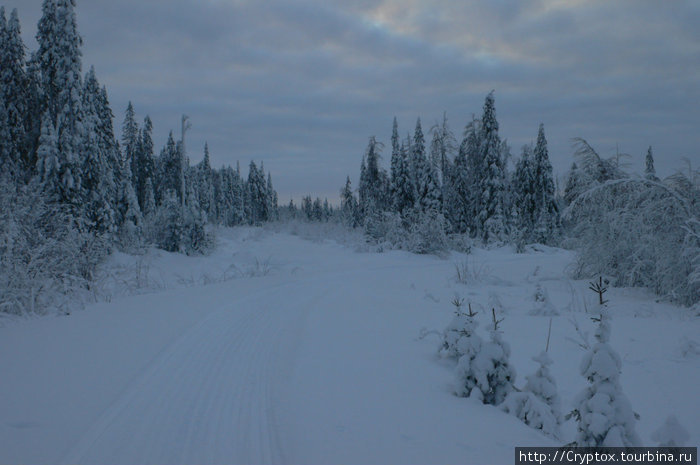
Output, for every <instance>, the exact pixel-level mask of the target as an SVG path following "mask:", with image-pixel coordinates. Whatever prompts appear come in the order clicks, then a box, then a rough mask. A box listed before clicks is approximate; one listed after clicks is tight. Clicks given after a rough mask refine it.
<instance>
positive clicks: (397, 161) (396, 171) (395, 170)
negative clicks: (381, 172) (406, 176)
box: [389, 116, 403, 211]
mask: <svg viewBox="0 0 700 465" xmlns="http://www.w3.org/2000/svg"><path fill="white" fill-rule="evenodd" d="M402 163H403V160H402V157H401V147H400V145H399V125H398V123H397V122H396V117H395V116H394V122H393V125H392V128H391V171H390V175H391V178H390V179H391V184H390V189H389V193H390V195H391V209H392V210H393V211H398V209H397V206H398V204H399V200H398V196H399V192H400V189H401V187H400V185H399V184H400V183H401V182H402V180H401V171H402V169H403V168H402V166H401V164H402Z"/></svg>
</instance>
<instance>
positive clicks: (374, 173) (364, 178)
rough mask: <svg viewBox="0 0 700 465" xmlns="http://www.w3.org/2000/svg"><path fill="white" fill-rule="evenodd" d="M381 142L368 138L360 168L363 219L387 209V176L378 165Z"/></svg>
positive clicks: (360, 195)
mask: <svg viewBox="0 0 700 465" xmlns="http://www.w3.org/2000/svg"><path fill="white" fill-rule="evenodd" d="M380 150H381V144H379V143H378V142H377V140H376V139H375V137H374V136H372V137H370V138H369V143H368V144H367V150H366V151H365V156H364V157H363V159H362V166H361V168H360V189H359V204H360V212H361V214H362V218H363V220H366V219H367V218H368V217H371V216H374V215H377V214H379V213H381V212H382V211H385V210H386V209H387V206H388V205H387V202H386V199H387V187H388V177H387V175H386V172H384V170H382V169H381V168H380V166H379V152H380Z"/></svg>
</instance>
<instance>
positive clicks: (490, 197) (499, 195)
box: [475, 91, 508, 243]
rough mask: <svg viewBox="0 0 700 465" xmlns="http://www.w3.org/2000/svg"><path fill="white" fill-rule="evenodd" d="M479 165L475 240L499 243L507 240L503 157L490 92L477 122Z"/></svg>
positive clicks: (505, 181)
mask: <svg viewBox="0 0 700 465" xmlns="http://www.w3.org/2000/svg"><path fill="white" fill-rule="evenodd" d="M479 139H480V147H479V154H478V156H479V163H481V168H482V170H481V172H480V173H475V174H476V175H477V176H478V175H479V174H480V175H482V177H477V179H478V188H479V192H480V196H481V199H480V205H479V211H478V212H477V229H478V232H479V236H480V237H481V239H482V240H484V242H486V243H491V242H500V241H503V240H505V239H506V238H507V236H508V221H507V220H508V218H507V212H506V208H505V204H506V198H505V197H506V193H507V176H506V171H505V156H504V155H505V154H504V153H503V145H502V143H501V138H500V136H499V135H498V121H497V120H496V108H495V104H494V98H493V91H492V92H490V93H489V94H488V95H487V96H486V101H485V102H484V113H483V116H482V118H481V133H480V137H479Z"/></svg>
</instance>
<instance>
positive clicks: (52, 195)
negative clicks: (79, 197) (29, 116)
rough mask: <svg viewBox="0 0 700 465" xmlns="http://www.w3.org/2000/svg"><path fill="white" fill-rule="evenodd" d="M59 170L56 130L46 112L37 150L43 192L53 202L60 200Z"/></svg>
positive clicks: (38, 169)
mask: <svg viewBox="0 0 700 465" xmlns="http://www.w3.org/2000/svg"><path fill="white" fill-rule="evenodd" d="M59 170H60V160H59V155H58V139H57V137H56V128H55V127H54V124H53V123H52V118H51V116H50V115H49V112H48V110H47V111H45V112H44V115H43V117H42V123H41V135H40V137H39V148H38V150H37V171H38V175H39V179H40V182H41V184H42V186H43V190H44V192H46V195H47V197H48V198H49V200H51V201H57V200H58V199H59V195H60V192H59V186H58V183H57V180H58V173H59Z"/></svg>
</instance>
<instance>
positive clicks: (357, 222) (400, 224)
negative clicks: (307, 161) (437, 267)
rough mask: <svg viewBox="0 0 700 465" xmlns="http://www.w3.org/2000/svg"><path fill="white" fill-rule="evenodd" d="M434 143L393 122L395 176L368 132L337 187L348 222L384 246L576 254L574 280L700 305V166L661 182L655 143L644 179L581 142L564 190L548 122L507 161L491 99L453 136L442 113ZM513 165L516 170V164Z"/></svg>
mask: <svg viewBox="0 0 700 465" xmlns="http://www.w3.org/2000/svg"><path fill="white" fill-rule="evenodd" d="M430 133H432V140H431V142H430V145H429V147H426V139H425V136H424V134H423V129H422V126H421V121H420V119H418V121H417V123H416V127H415V129H414V131H413V134H412V135H410V134H408V135H407V136H406V137H405V138H403V139H401V138H400V136H399V130H398V125H397V122H396V119H394V124H393V129H392V135H391V158H390V168H389V171H388V172H387V170H385V169H384V168H383V167H382V166H381V163H380V154H381V151H382V149H383V145H382V144H381V143H379V142H377V140H376V139H375V137H370V139H369V144H368V146H367V149H366V151H365V154H364V156H363V158H362V162H361V166H360V182H359V186H358V189H357V190H356V191H355V190H353V187H352V185H351V182H350V178H349V177H348V178H347V180H346V183H345V186H344V187H343V189H342V190H341V194H340V195H341V207H340V211H339V215H340V218H341V219H342V221H343V222H344V223H345V224H347V225H349V226H352V227H362V228H364V231H365V233H366V236H367V239H368V240H369V241H371V242H374V243H377V244H379V245H387V246H388V247H395V248H403V249H407V250H410V251H414V252H419V253H434V252H437V251H441V250H445V249H448V248H457V249H460V248H461V249H468V248H469V247H471V245H472V244H473V243H474V242H475V241H476V242H477V243H480V244H483V245H491V244H515V246H516V249H517V250H523V247H524V246H525V245H526V244H530V243H541V244H546V245H561V246H564V247H568V248H574V249H576V250H578V251H579V255H578V257H579V258H578V266H577V267H576V269H575V270H574V276H575V277H576V278H590V277H595V276H600V275H605V276H607V277H609V278H610V279H611V281H612V283H613V284H614V285H616V286H638V287H646V288H649V289H651V290H652V291H653V292H655V293H656V294H658V295H662V296H664V297H666V298H669V299H670V300H672V301H675V302H678V303H681V304H684V305H688V306H690V305H694V304H697V303H698V302H700V171H698V170H697V169H693V168H692V166H691V165H690V163H689V165H688V169H687V170H684V171H682V172H678V173H676V174H674V175H672V176H669V177H667V178H666V179H663V180H662V179H659V178H658V177H657V176H656V172H655V169H654V158H653V153H652V149H651V147H650V148H649V150H648V153H647V156H646V162H645V173H644V176H636V175H633V174H630V173H628V172H626V171H625V170H624V169H623V163H622V160H623V159H624V157H623V156H622V155H620V154H615V156H613V157H610V158H608V159H606V158H603V157H601V156H600V155H599V154H598V153H597V152H596V151H595V150H594V149H593V148H592V147H591V146H590V145H589V144H588V143H587V142H586V141H585V140H583V139H574V152H575V153H574V158H575V160H576V161H575V162H574V163H573V165H572V167H571V169H570V171H569V173H568V175H567V180H566V184H565V186H564V189H562V190H561V191H560V192H558V191H557V189H556V186H555V182H554V179H553V175H552V166H551V163H550V161H549V154H548V150H547V140H546V137H545V132H544V126H543V125H540V126H539V130H538V133H537V138H536V141H535V143H534V144H533V145H525V146H523V147H522V149H521V152H520V156H519V157H518V158H517V159H516V160H515V161H514V162H510V157H511V155H510V151H509V147H508V146H507V144H506V143H505V141H504V140H503V139H502V138H501V136H500V135H499V125H498V121H497V119H496V110H495V106H494V96H493V92H491V93H490V94H488V95H487V97H486V100H485V102H484V106H483V113H482V115H481V117H480V118H473V119H472V121H470V122H469V124H467V126H466V128H465V130H464V133H463V137H462V139H461V141H460V142H458V141H457V138H456V137H455V135H454V133H453V132H452V131H451V130H450V128H449V126H448V124H447V118H446V117H443V120H442V123H441V124H436V125H434V126H433V127H432V128H431V129H430ZM509 167H510V169H509Z"/></svg>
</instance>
